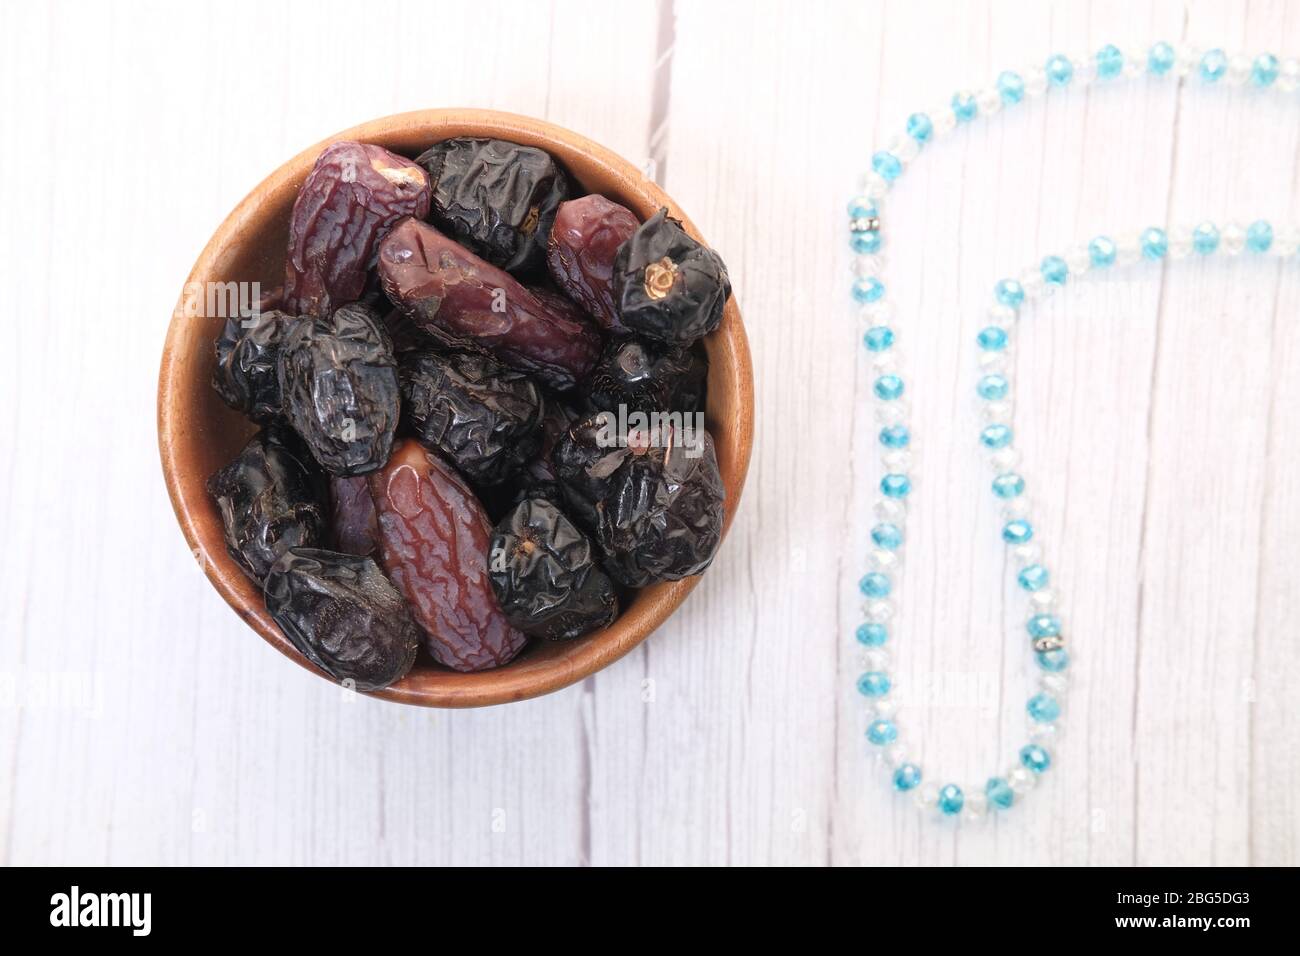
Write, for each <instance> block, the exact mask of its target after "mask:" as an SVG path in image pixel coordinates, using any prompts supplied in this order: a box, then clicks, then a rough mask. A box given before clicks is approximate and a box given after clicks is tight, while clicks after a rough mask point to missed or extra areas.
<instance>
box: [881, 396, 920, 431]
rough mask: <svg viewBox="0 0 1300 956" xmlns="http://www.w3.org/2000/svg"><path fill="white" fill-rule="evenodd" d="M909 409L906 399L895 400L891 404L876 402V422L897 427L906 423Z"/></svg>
mask: <svg viewBox="0 0 1300 956" xmlns="http://www.w3.org/2000/svg"><path fill="white" fill-rule="evenodd" d="M910 411H911V409H910V408H909V407H908V405H907V401H906V399H902V398H896V399H894V400H893V401H892V402H882V401H879V400H877V402H876V421H878V422H880V424H882V425H899V424H902V423H903V422H905V421H907V419H908V417H909V412H910Z"/></svg>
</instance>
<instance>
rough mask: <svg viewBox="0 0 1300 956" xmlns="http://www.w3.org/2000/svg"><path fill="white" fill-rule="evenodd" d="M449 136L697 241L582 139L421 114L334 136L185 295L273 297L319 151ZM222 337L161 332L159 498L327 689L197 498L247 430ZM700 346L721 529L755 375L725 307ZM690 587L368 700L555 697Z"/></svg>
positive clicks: (398, 147) (515, 123) (182, 329)
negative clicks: (481, 143) (503, 658)
mask: <svg viewBox="0 0 1300 956" xmlns="http://www.w3.org/2000/svg"><path fill="white" fill-rule="evenodd" d="M452 136H490V137H496V138H500V139H506V140H511V141H513V142H517V143H526V144H529V145H533V146H538V147H541V148H542V149H545V150H547V151H548V152H550V153H551V154H552V155H554V156H556V157H557V158H558V159H559V160H560V161H561V162H562V163H563V164H564V165H565V166H566V167H567V168H568V169H569V171H570V172H571V173H572V174H573V176H574V177H575V178H576V179H577V180H578V182H580V183H581V184H582V186H583V187H584V188H585V189H586V190H587V191H589V192H598V193H602V194H603V195H605V196H608V197H609V198H611V199H614V200H616V201H618V202H620V203H622V204H623V205H625V206H627V207H628V208H630V209H632V210H633V211H634V212H635V213H636V214H637V215H638V216H639V217H640V218H641V219H642V220H644V219H646V218H648V217H649V216H651V215H652V214H653V213H654V212H655V211H656V210H657V209H659V208H660V207H661V206H667V207H668V209H669V210H670V212H671V214H672V215H673V216H675V217H676V218H678V219H680V220H682V222H683V223H685V226H686V229H687V231H689V232H690V233H691V234H692V235H693V236H695V237H696V238H698V239H701V241H707V240H704V238H703V237H702V236H700V234H699V231H698V230H696V229H695V227H694V226H693V225H692V224H691V221H690V220H689V219H688V218H687V217H686V215H685V213H683V212H682V210H681V209H680V208H679V207H678V206H677V204H676V203H674V202H673V201H672V199H670V198H669V197H668V196H666V195H665V194H664V193H663V191H662V190H660V189H659V187H658V186H656V185H655V184H654V183H652V182H650V181H648V180H647V179H646V178H645V176H643V175H642V174H641V172H640V170H638V169H637V168H636V167H635V166H633V165H632V164H631V163H629V162H627V161H626V160H624V159H622V158H620V157H619V156H616V155H615V154H614V153H611V152H610V151H609V150H608V149H605V148H604V147H603V146H599V145H597V144H596V143H593V142H592V141H591V140H589V139H584V138H583V137H581V136H578V135H577V134H575V133H571V132H569V131H568V130H566V129H561V128H560V127H558V126H553V125H551V124H550V123H544V122H542V121H541V120H536V119H530V118H528V117H524V116H515V115H512V114H510V113H496V112H490V111H486V110H422V111H419V112H414V113H403V114H400V115H398V116H389V117H386V118H384V119H378V120H374V121H373V122H370V123H365V124H363V125H361V126H357V127H355V128H353V129H349V130H345V131H344V132H342V133H339V134H338V135H337V136H331V137H330V138H329V139H327V140H325V141H324V142H321V143H317V144H316V145H315V146H313V147H311V148H310V149H307V150H305V151H303V152H302V153H299V154H298V155H297V156H295V157H294V158H293V159H291V160H289V161H288V162H287V163H285V164H284V165H283V166H281V167H280V168H279V169H277V170H276V171H275V172H274V173H272V174H271V175H270V176H268V177H267V178H266V179H265V180H263V182H262V183H261V184H259V185H258V186H257V188H256V189H254V190H253V191H252V192H251V193H249V195H248V196H247V198H245V199H244V201H243V202H241V203H240V204H239V205H238V206H237V207H236V208H235V211H234V212H232V213H231V214H230V215H229V216H227V217H226V220H225V222H223V223H222V224H221V225H220V226H219V227H218V229H217V231H216V234H215V235H213V237H212V239H211V240H210V241H209V242H208V244H207V247H206V248H205V249H204V250H203V254H202V255H200V256H199V261H198V262H197V263H195V265H194V269H193V271H192V272H191V273H190V276H189V279H188V280H187V283H186V286H185V288H186V289H193V288H206V287H207V286H206V285H203V286H194V285H191V283H204V284H206V283H208V282H231V281H237V282H253V281H258V282H260V283H261V284H262V288H264V289H271V288H274V287H275V286H278V285H279V284H280V283H281V281H282V278H283V275H284V252H285V246H286V244H287V236H288V219H289V210H290V208H291V207H292V205H293V201H294V198H295V197H296V195H297V193H298V188H299V187H300V186H301V185H302V182H303V180H304V179H305V178H306V176H307V172H308V171H309V170H310V169H311V166H312V163H313V162H315V160H316V157H317V155H318V154H319V153H320V151H321V149H322V148H324V147H325V146H326V145H327V144H328V143H331V142H334V141H336V140H342V139H348V140H359V141H362V142H367V143H377V144H379V145H381V146H384V147H387V148H388V149H391V150H393V151H394V152H398V153H402V154H404V155H407V156H415V155H417V154H418V153H420V152H421V151H423V150H424V149H425V148H426V147H428V146H429V145H430V144H432V143H435V142H437V141H439V140H443V139H447V138H449V137H452ZM183 298H184V292H182V299H183ZM221 323H222V320H221V319H220V318H185V317H184V313H183V311H182V310H179V309H178V311H177V313H176V317H174V318H173V319H172V322H171V326H170V328H169V329H168V330H167V342H166V344H165V345H164V347H163V356H162V370H161V373H160V375H159V381H158V444H159V447H160V450H161V452H162V466H163V474H164V476H165V477H166V480H167V490H168V492H169V494H170V495H171V500H172V506H173V507H174V508H175V509H176V517H177V520H179V521H180V525H181V530H182V531H183V532H184V533H185V537H186V539H187V540H188V541H189V543H190V547H191V548H193V549H194V553H195V555H196V557H198V558H199V560H200V562H201V564H202V566H203V568H204V571H205V572H206V574H207V576H208V577H209V578H210V579H211V581H212V583H213V584H214V585H215V586H216V588H217V590H218V591H219V592H220V593H221V596H222V597H223V598H225V599H226V602H227V603H228V604H230V606H231V607H233V608H234V609H235V610H236V611H237V612H239V614H240V616H241V617H243V619H244V620H245V621H247V622H248V624H249V626H251V627H252V628H253V630H255V631H257V633H258V634H260V635H261V636H262V637H263V638H264V639H265V640H266V641H267V642H268V643H269V644H270V645H271V646H272V647H274V648H275V649H276V650H278V651H280V652H281V653H282V654H284V655H286V656H288V657H290V658H292V659H293V660H295V661H297V662H298V663H299V664H301V665H302V666H303V667H306V668H308V669H309V670H313V671H316V672H317V673H320V674H322V676H326V675H324V674H323V672H321V671H320V670H319V669H317V668H316V667H315V666H314V665H312V664H310V663H309V662H308V661H307V660H306V659H305V658H304V657H303V656H302V655H301V654H299V653H298V651H297V650H295V649H294V647H293V645H292V644H290V643H289V641H288V640H287V639H286V638H285V636H284V635H283V634H281V633H280V629H279V628H278V627H276V625H275V622H274V621H272V620H271V617H270V615H268V614H267V613H266V608H265V606H264V605H263V602H262V594H261V590H260V589H259V588H258V587H257V586H256V585H255V584H254V583H253V582H252V581H250V580H249V579H248V578H247V577H245V576H244V574H243V573H242V572H241V571H240V570H239V568H238V567H237V566H236V565H235V562H234V561H233V560H231V558H230V556H229V555H228V554H227V553H226V548H225V544H224V542H223V540H222V528H221V518H220V516H219V514H218V512H217V509H216V507H215V505H214V504H213V502H212V500H211V499H210V498H209V497H208V495H207V492H206V491H205V490H204V482H205V481H206V480H207V478H208V476H209V475H211V474H212V473H213V472H214V471H216V470H217V469H218V468H220V467H221V466H222V465H224V464H226V462H228V461H230V459H232V458H233V457H234V456H235V455H236V453H237V452H238V451H239V449H240V448H241V447H242V446H243V444H244V443H245V442H246V441H247V440H248V438H249V436H250V435H251V434H252V433H253V431H254V430H255V429H254V427H253V426H252V425H251V424H250V423H249V422H248V421H247V420H246V419H245V418H244V417H243V416H242V415H240V414H239V413H238V412H235V411H233V410H232V409H230V408H227V407H226V406H225V405H224V404H223V403H222V401H221V400H220V399H219V398H218V397H217V395H216V393H215V392H214V391H213V390H212V387H211V385H210V384H209V380H210V378H211V375H212V368H213V365H214V364H215V358H214V355H213V348H212V343H213V340H214V339H215V338H216V336H217V333H218V331H219V329H220V326H221ZM704 341H705V347H706V348H707V350H708V353H709V362H710V367H709V389H708V409H707V420H708V425H709V430H710V432H711V433H712V435H713V438H714V442H715V444H716V446H717V454H718V467H719V468H720V469H721V472H722V480H723V484H724V485H725V486H726V492H727V518H726V520H727V524H728V525H729V524H730V523H731V519H732V517H733V516H734V515H735V513H736V507H737V505H738V504H739V502H740V491H741V488H742V486H743V485H744V483H745V471H746V469H747V468H748V466H749V453H750V448H751V445H752V442H753V427H754V388H753V369H752V367H751V366H750V359H749V346H748V344H747V342H746V340H745V329H744V326H743V325H742V324H741V319H740V309H739V308H738V307H737V305H736V298H735V296H734V295H733V296H732V298H731V299H730V300H729V301H728V302H727V308H726V312H725V314H724V316H723V320H722V326H721V328H719V329H718V330H717V331H716V332H714V333H713V334H712V335H710V336H708V337H707V338H706V339H705V340H704ZM697 580H698V578H688V579H687V580H684V581H675V582H670V583H664V584H657V585H654V586H652V587H648V588H645V589H643V590H642V591H640V592H639V593H638V594H637V595H636V596H635V598H633V599H632V600H631V601H630V602H629V603H628V605H627V606H626V607H625V608H624V609H623V612H622V614H620V615H619V617H618V620H616V621H615V622H614V623H613V624H612V625H610V626H609V627H607V628H605V629H604V630H601V631H597V632H594V633H592V634H588V635H586V636H584V637H581V638H579V639H577V640H575V641H568V642H563V643H558V642H550V641H542V640H534V641H531V642H530V644H529V647H528V648H527V649H526V650H525V651H524V652H523V653H522V654H521V655H520V656H519V657H518V658H516V659H515V660H513V661H511V662H510V663H509V664H507V665H505V666H504V667H499V668H496V669H494V670H488V671H480V672H479V673H476V674H461V673H457V672H455V671H452V670H448V669H446V668H443V667H440V666H438V665H437V664H434V663H433V662H432V661H431V660H429V659H428V657H427V656H425V655H423V654H421V656H420V659H419V660H417V662H416V665H415V667H414V669H412V671H411V672H410V674H408V675H407V676H406V677H405V678H403V679H402V680H401V681H399V682H398V683H396V684H394V685H393V686H391V687H389V688H386V689H385V690H383V691H379V692H377V693H376V694H375V696H377V697H382V698H385V699H387V700H395V701H400V702H402V703H406V704H422V705H425V706H430V707H474V706H482V705H486V704H500V703H506V702H508V701H514V700H523V699H525V698H528V697H536V696H538V695H540V694H545V693H549V692H550V691H553V690H558V689H559V688H561V687H565V686H567V685H569V684H572V683H574V682H575V681H578V680H581V679H582V678H583V677H586V676H587V675H589V674H592V673H594V672H596V671H598V670H600V669H601V668H602V667H604V666H605V665H607V664H610V663H612V662H613V661H616V660H618V658H620V657H622V656H623V655H624V654H626V653H627V652H628V651H630V650H631V649H632V648H634V647H636V645H637V644H639V643H641V641H643V640H645V638H646V636H647V635H649V633H650V632H651V631H653V630H654V629H655V628H656V627H658V626H659V625H660V624H662V623H663V622H664V620H666V619H667V617H668V616H669V615H670V614H672V613H673V611H674V610H676V608H677V606H678V605H679V604H681V603H682V601H683V600H685V598H686V595H688V594H689V593H690V592H691V589H692V588H693V587H695V584H696V582H697Z"/></svg>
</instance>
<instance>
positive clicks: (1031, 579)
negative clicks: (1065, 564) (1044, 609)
mask: <svg viewBox="0 0 1300 956" xmlns="http://www.w3.org/2000/svg"><path fill="white" fill-rule="evenodd" d="M1048 578H1049V575H1048V573H1047V568H1045V567H1043V566H1042V565H1041V564H1027V565H1025V566H1024V567H1023V568H1021V569H1020V573H1019V574H1018V575H1016V580H1017V581H1018V582H1019V583H1020V586H1021V587H1022V588H1024V589H1025V590H1026V591H1041V590H1042V589H1043V588H1045V587H1047V581H1048Z"/></svg>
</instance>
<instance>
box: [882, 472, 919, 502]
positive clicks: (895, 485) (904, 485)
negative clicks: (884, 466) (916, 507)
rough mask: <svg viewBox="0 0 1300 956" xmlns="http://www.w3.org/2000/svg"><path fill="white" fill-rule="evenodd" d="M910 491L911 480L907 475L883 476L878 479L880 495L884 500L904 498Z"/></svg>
mask: <svg viewBox="0 0 1300 956" xmlns="http://www.w3.org/2000/svg"><path fill="white" fill-rule="evenodd" d="M911 490H912V479H911V478H908V477H907V475H885V477H883V478H881V479H880V493H881V494H882V495H884V496H885V497H886V498H906V497H907V493H908V492H909V491H911Z"/></svg>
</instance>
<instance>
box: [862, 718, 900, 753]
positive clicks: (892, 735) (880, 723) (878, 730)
mask: <svg viewBox="0 0 1300 956" xmlns="http://www.w3.org/2000/svg"><path fill="white" fill-rule="evenodd" d="M867 739H868V740H869V741H871V742H872V743H873V744H875V745H876V746H877V747H884V746H885V745H886V744H892V743H893V742H894V741H895V740H897V739H898V728H897V727H895V726H894V722H893V721H892V720H885V719H884V718H883V717H882V718H880V719H879V720H873V721H872V722H871V723H869V724H868V725H867Z"/></svg>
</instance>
